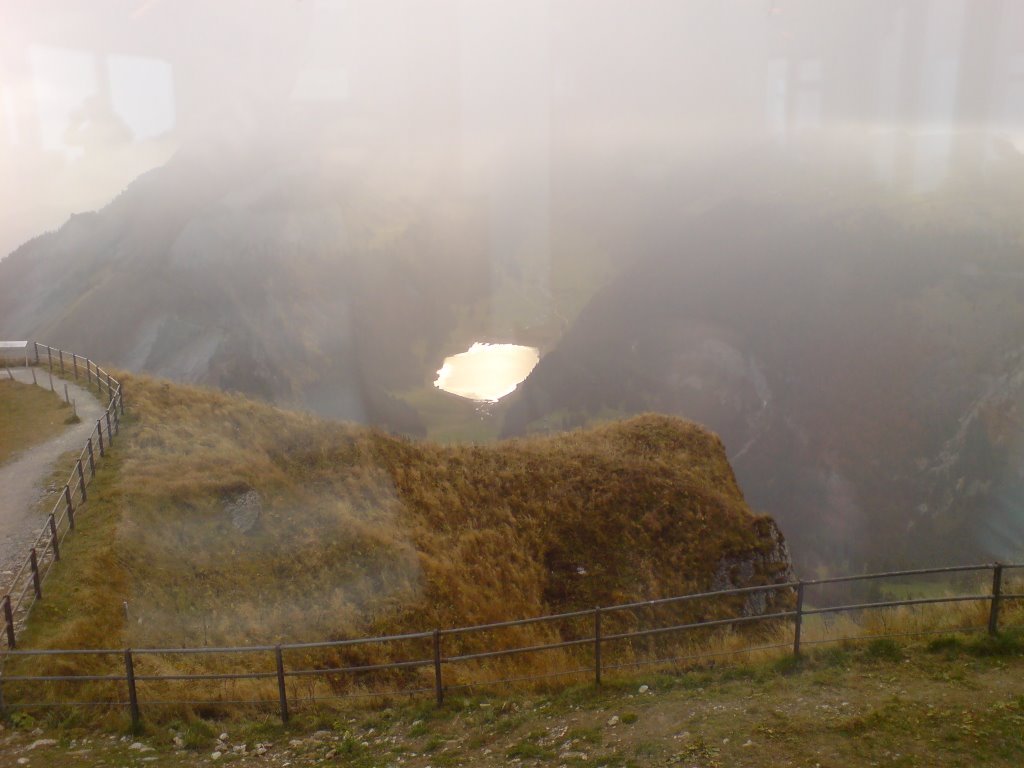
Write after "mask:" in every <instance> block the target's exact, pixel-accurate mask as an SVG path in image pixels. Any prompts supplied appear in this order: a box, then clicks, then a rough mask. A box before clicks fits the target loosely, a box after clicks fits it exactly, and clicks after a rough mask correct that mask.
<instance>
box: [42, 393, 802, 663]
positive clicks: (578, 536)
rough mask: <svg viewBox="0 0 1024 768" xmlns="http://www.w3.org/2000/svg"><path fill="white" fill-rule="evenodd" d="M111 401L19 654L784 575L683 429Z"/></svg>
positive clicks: (230, 400)
mask: <svg viewBox="0 0 1024 768" xmlns="http://www.w3.org/2000/svg"><path fill="white" fill-rule="evenodd" d="M124 386H125V390H126V392H128V393H129V395H128V400H129V408H130V411H131V418H130V419H129V421H128V423H127V424H126V427H125V428H124V429H123V430H122V435H121V436H120V437H119V439H118V442H117V444H116V448H117V450H116V451H115V452H114V455H113V461H112V462H111V463H109V466H110V468H109V469H104V470H103V471H102V473H101V475H100V476H99V481H98V483H97V486H96V490H95V491H94V490H93V488H91V487H90V493H89V498H90V500H89V505H88V507H87V508H86V511H85V512H84V513H83V514H81V515H80V516H79V526H78V530H77V531H76V534H75V536H74V537H73V538H72V539H69V540H68V545H67V546H66V547H65V548H64V549H65V550H66V551H65V553H64V554H65V556H64V558H63V560H62V561H61V564H60V568H59V569H57V571H56V572H55V576H54V577H53V578H51V580H50V581H48V582H47V584H48V590H47V599H45V600H44V601H42V602H41V603H39V605H38V606H37V607H36V611H35V613H33V618H32V622H31V624H30V627H29V632H28V634H27V635H26V643H28V644H34V645H45V646H49V647H75V646H79V645H85V646H101V647H107V645H109V644H110V643H115V644H116V643H123V644H127V645H132V646H135V647H147V646H160V645H167V644H170V645H172V646H173V645H179V644H180V645H206V644H213V645H218V644H219V645H223V644H235V643H246V642H272V641H280V640H282V639H287V640H289V641H302V640H317V639H324V638H336V637H344V636H351V635H359V634H374V633H385V634H386V633H390V632H394V631H396V630H397V631H406V630H420V629H423V628H424V627H434V626H458V625H463V624H471V623H487V622H491V621H496V620H503V619H507V618H510V617H516V616H534V615H541V614H545V613H550V612H557V611H561V610H567V609H576V608H581V607H586V608H589V607H592V606H594V605H599V604H604V605H608V604H611V603H615V602H621V601H627V600H635V599H646V598H650V597H658V596H663V595H669V594H679V593H683V592H688V591H698V590H702V589H706V588H708V587H709V586H711V585H712V584H717V585H722V584H729V583H737V584H746V583H755V584H756V583H765V582H774V581H783V580H785V579H786V578H787V576H788V575H789V562H788V556H787V553H786V549H785V544H784V543H783V539H782V537H781V534H780V533H779V532H778V530H777V528H776V527H775V525H774V523H773V522H772V521H771V519H770V518H766V517H756V516H754V515H752V514H751V512H750V510H749V509H748V508H747V506H746V504H745V503H744V501H743V496H742V494H741V493H740V491H739V488H738V487H737V485H736V482H735V479H734V478H733V475H732V470H731V469H730V467H729V465H728V462H727V461H726V460H725V455H724V452H723V450H722V446H721V443H720V441H719V440H718V439H717V438H716V437H715V436H714V435H712V434H710V433H708V432H707V431H705V430H703V429H702V428H700V427H698V426H696V425H693V424H690V423H687V422H682V421H680V420H678V419H670V418H666V417H660V416H644V417H639V418H637V419H633V420H631V421H628V422H624V423H621V424H615V425H609V426H607V427H603V428H600V429H596V430H591V431H586V432H579V433H571V434H566V435H561V436H558V437H553V438H543V439H530V440H524V441H511V442H506V443H500V444H497V445H495V446H487V447H485V446H460V447H441V446H438V445H436V444H433V443H428V442H414V441H409V440H406V439H400V438H395V437H389V436H387V435H385V434H383V433H381V432H379V431H373V430H369V429H366V428H361V427H355V426H348V425H342V424H335V423H329V422H322V421H317V420H315V419H313V418H311V417H308V416H302V415H299V414H295V413H289V412H285V411H281V410H278V409H276V408H273V407H271V406H268V405H265V404H261V403H258V402H255V401H251V400H245V399H242V398H240V397H237V396H230V395H226V394H223V393H219V392H216V391H212V390H204V389H196V388H191V387H183V386H179V385H172V384H170V383H167V382H163V381H159V380H151V379H147V378H139V377H135V376H131V375H128V376H127V378H126V379H125V382H124ZM105 466H106V465H105ZM125 601H127V605H128V609H127V614H126V612H125V610H124V608H123V605H124V602H125ZM721 608H722V610H731V609H732V608H731V607H730V606H721ZM126 616H127V617H130V618H126ZM555 632H556V628H553V627H550V626H547V625H536V626H531V627H525V628H523V631H522V637H523V638H524V639H526V640H528V641H529V640H531V639H543V638H549V637H550V636H551V634H552V633H555ZM523 663H524V664H529V663H532V662H530V661H524V662H523Z"/></svg>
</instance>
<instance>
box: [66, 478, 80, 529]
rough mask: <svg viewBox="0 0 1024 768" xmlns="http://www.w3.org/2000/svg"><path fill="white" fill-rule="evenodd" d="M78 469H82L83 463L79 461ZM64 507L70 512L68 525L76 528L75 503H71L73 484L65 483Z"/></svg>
mask: <svg viewBox="0 0 1024 768" xmlns="http://www.w3.org/2000/svg"><path fill="white" fill-rule="evenodd" d="M78 471H79V472H81V471H82V463H81V462H79V463H78ZM64 507H65V509H67V512H68V526H69V527H70V528H71V530H72V531H73V530H75V505H74V504H72V503H71V486H70V485H68V484H67V483H64Z"/></svg>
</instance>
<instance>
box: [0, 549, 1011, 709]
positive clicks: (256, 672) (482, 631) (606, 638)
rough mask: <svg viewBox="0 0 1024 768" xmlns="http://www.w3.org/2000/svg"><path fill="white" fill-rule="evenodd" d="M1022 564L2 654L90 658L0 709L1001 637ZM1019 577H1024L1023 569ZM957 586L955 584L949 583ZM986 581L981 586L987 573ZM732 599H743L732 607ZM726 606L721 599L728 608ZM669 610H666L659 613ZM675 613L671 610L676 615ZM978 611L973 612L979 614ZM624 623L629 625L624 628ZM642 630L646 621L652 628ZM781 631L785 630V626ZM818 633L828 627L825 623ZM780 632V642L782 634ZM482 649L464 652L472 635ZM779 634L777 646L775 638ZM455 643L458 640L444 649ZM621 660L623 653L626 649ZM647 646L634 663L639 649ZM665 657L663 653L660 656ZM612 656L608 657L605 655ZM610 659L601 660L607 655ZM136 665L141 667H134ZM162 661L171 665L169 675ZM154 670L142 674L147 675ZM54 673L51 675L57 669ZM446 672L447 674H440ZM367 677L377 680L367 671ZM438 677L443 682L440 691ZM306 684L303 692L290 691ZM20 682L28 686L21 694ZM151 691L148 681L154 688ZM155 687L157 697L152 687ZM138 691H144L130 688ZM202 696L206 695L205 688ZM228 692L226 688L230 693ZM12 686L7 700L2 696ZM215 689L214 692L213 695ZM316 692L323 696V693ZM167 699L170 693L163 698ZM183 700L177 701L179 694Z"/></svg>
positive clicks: (273, 694) (343, 688)
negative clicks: (452, 618)
mask: <svg viewBox="0 0 1024 768" xmlns="http://www.w3.org/2000/svg"><path fill="white" fill-rule="evenodd" d="M1022 568H1024V564H1003V563H994V564H983V565H971V566H957V567H953V568H930V569H916V570H911V571H892V572H887V573H870V574H862V575H859V576H842V577H836V578H830V579H814V580H809V581H788V582H783V583H778V584H766V585H759V586H752V587H743V588H738V589H728V590H716V591H711V592H700V593H692V594H686V595H679V596H675V597H667V598H661V599H657V600H649V601H643V602H634V603H625V604H620V605H612V606H607V607H595V608H592V609H586V610H579V611H571V612H567V613H560V614H552V615H548V616H536V617H531V618H525V619H518V620H510V621H501V622H495V623H489V624H477V625H473V626H464V627H454V628H449V629H433V630H428V631H421V632H411V633H406V634H395V635H386V636H380V637H360V638H345V639H337V640H325V641H321V642H307V643H282V644H278V645H249V646H224V647H179V648H138V649H130V648H128V649H110V648H107V649H95V650H90V649H69V650H50V649H45V650H31V649H24V650H13V649H12V650H8V651H6V652H0V657H3V659H4V660H5V661H10V662H17V661H22V660H30V659H33V658H35V659H41V660H44V661H45V660H47V659H59V658H61V657H65V656H75V657H82V656H88V657H92V658H93V659H94V660H95V665H94V666H95V668H94V669H93V670H91V671H90V672H89V673H83V674H68V673H63V672H60V671H57V672H54V673H50V674H42V673H41V674H20V673H19V674H3V675H0V694H2V696H0V705H3V706H7V707H16V708H24V709H32V708H36V707H39V708H42V707H51V706H104V705H105V706H123V707H126V708H127V712H128V714H129V716H130V717H131V719H132V720H133V722H135V723H138V722H139V720H140V718H141V708H142V707H143V706H204V705H205V706H224V705H252V706H257V707H262V708H271V709H274V710H276V711H277V712H278V714H279V716H280V718H281V719H282V720H283V721H284V722H287V721H288V719H289V717H290V713H291V712H292V711H293V709H294V708H295V707H296V706H299V705H303V704H314V705H315V704H316V703H318V702H322V701H328V700H339V699H357V698H365V697H394V696H403V695H409V696H420V695H424V694H432V695H433V698H434V699H435V701H436V702H437V703H438V704H442V703H443V702H444V699H445V695H446V693H449V692H452V691H457V690H465V689H469V688H473V687H481V686H488V685H496V684H509V683H516V682H532V681H542V680H549V679H553V678H566V677H576V678H580V677H584V678H586V679H590V680H592V681H593V683H594V684H596V685H600V684H601V681H602V674H604V673H608V672H612V671H616V670H622V669H628V668H640V667H644V666H651V665H669V664H685V663H693V662H701V661H703V662H707V661H709V660H714V659H717V658H720V657H725V656H730V655H737V654H752V653H759V652H767V651H781V650H782V649H786V650H787V651H789V652H790V653H791V654H793V655H794V656H797V657H799V656H800V655H801V654H802V646H804V645H821V644H825V643H836V642H842V641H852V640H866V639H872V638H879V637H911V636H915V637H916V636H924V635H929V634H931V635H934V634H949V633H953V632H970V631H985V630H987V631H988V632H989V633H991V634H996V633H997V632H998V631H999V621H1000V618H999V617H1000V610H1001V608H1002V607H1003V606H1004V604H1006V603H1007V601H1012V600H1021V599H1024V583H1019V584H1020V587H1019V589H1018V590H1017V591H1016V592H1008V591H1006V590H1005V589H1004V586H1006V585H1007V582H1006V574H1008V573H1010V572H1011V571H1013V570H1015V569H1022ZM964 574H978V575H982V576H985V575H986V574H989V575H990V576H991V589H990V590H987V591H985V592H984V593H976V594H951V595H945V596H936V597H907V598H906V599H877V600H867V601H865V600H857V599H854V600H852V601H851V600H849V599H848V598H847V601H846V602H841V603H838V604H834V605H816V604H811V602H809V600H808V596H809V595H810V593H812V592H822V591H827V589H828V588H829V587H832V588H835V587H837V586H843V587H846V586H848V585H854V584H856V583H858V582H859V583H861V584H862V585H863V584H865V583H877V582H879V581H885V580H890V579H907V578H908V577H923V576H936V575H944V576H950V575H957V576H958V577H959V578H963V577H964V576H963V575H964ZM1022 575H1024V574H1022ZM957 586H959V585H957ZM985 586H986V587H987V586H988V581H987V577H986V582H985ZM754 595H772V596H773V597H774V598H775V602H773V603H767V602H766V603H764V604H763V605H762V606H761V607H762V608H763V610H760V611H757V610H754V611H753V612H752V611H751V609H750V606H749V604H748V602H747V601H749V599H750V598H751V596H754ZM737 599H742V600H737ZM730 601H731V602H730ZM972 602H976V603H980V604H985V603H987V604H988V610H987V612H986V613H987V616H986V617H985V618H986V622H985V624H984V625H969V626H953V627H940V626H937V625H929V626H926V627H925V628H923V629H921V630H915V631H901V632H881V633H870V634H866V635H858V636H843V635H841V634H840V635H838V636H832V635H829V634H828V633H826V636H824V637H818V638H816V639H808V638H806V637H805V636H804V633H805V632H806V623H805V622H806V621H807V620H812V619H813V620H821V621H830V620H833V619H834V617H836V616H837V615H840V614H846V615H855V616H864V615H866V614H868V613H870V612H873V611H883V610H886V609H894V608H908V609H918V608H920V607H923V606H934V605H941V604H962V603H972ZM688 604H705V607H704V608H703V609H702V610H706V611H713V610H719V611H721V610H723V609H724V610H725V611H726V612H727V613H729V615H716V616H714V617H712V618H700V619H697V620H689V621H679V620H678V618H677V619H676V620H675V621H671V619H673V618H674V615H673V614H671V610H673V609H675V608H676V607H678V606H682V605H688ZM659 611H661V612H662V614H661V618H662V621H668V623H661V624H658V625H656V626H649V625H647V624H645V623H643V622H641V620H640V619H639V618H637V617H639V616H641V615H644V614H649V615H650V618H652V619H654V618H657V616H656V615H654V614H657V613H658V612H659ZM666 611H668V612H669V615H665V612H666ZM676 615H677V614H676ZM978 616H981V614H980V613H979V614H978ZM631 622H632V623H631ZM651 623H654V622H653V621H652V622H651ZM544 624H549V625H557V626H558V627H560V632H561V633H562V634H560V635H558V636H559V637H560V638H561V639H558V640H552V641H551V642H546V643H537V642H531V643H527V644H522V645H516V644H499V643H498V642H496V641H495V640H494V638H493V636H494V634H495V633H502V632H514V631H516V630H520V629H521V628H523V627H536V626H537V625H544ZM750 625H762V626H767V627H770V628H773V631H774V635H765V634H761V635H758V634H757V633H756V632H752V633H750V634H749V635H744V636H742V638H741V639H742V641H743V642H741V643H739V644H738V645H737V646H736V647H734V648H725V649H721V648H715V647H711V648H707V647H701V646H699V645H698V646H697V647H696V648H697V650H694V651H692V652H685V651H686V648H687V647H686V646H680V645H679V644H678V642H677V644H676V645H667V646H656V645H651V644H652V643H654V642H655V640H656V639H661V638H666V637H669V636H671V637H673V638H674V639H675V640H676V641H682V640H683V639H684V638H686V637H692V636H694V635H695V634H698V635H701V636H702V637H704V638H707V637H708V636H709V635H708V633H709V632H712V631H716V630H721V629H728V630H733V629H734V628H737V627H740V628H743V627H749V626H750ZM787 626H788V627H789V629H788V630H787V629H786V628H787ZM826 629H827V627H826ZM786 631H788V632H789V633H790V635H789V638H790V639H785V638H784V636H785V632H786ZM474 638H475V639H476V640H477V641H479V642H481V643H482V645H481V646H476V649H475V650H473V648H474V646H473V645H472V644H468V645H467V642H468V641H469V640H471V639H474ZM780 638H783V641H781V642H780V641H779V639H780ZM455 643H458V645H455V646H452V647H448V646H451V645H452V644H455ZM367 647H370V648H378V649H379V648H381V647H387V648H388V649H389V650H391V651H392V654H391V657H389V658H390V660H388V661H374V660H367V661H365V662H363V663H357V662H356V661H354V660H352V659H351V658H349V659H348V660H346V657H345V656H344V655H330V654H331V652H333V653H334V654H339V653H342V654H343V653H344V652H349V653H352V652H357V651H359V650H360V649H365V648H367ZM626 648H628V649H630V651H631V652H630V653H624V649H626ZM644 650H646V651H649V655H648V656H646V657H642V654H641V653H638V651H644ZM666 651H667V652H669V655H667V656H666V655H664V653H665V652H666ZM311 652H326V653H327V655H325V656H322V657H319V660H316V659H314V658H312V657H311V656H310V655H309V654H310V653H311ZM558 652H569V653H572V654H573V655H572V656H570V657H568V658H565V657H562V658H561V659H560V661H561V663H562V664H563V665H564V666H563V667H560V668H556V669H551V670H547V671H544V672H541V673H538V674H530V675H510V674H505V675H501V673H500V672H501V670H502V669H507V667H500V666H499V667H497V669H498V670H499V676H498V677H496V678H494V679H490V680H488V681H486V682H478V681H470V682H458V681H457V680H455V681H453V679H452V677H453V675H454V676H456V677H457V676H458V671H459V670H460V669H465V668H466V666H467V665H480V664H487V663H490V662H504V661H510V660H513V659H515V658H517V657H521V656H524V655H537V654H545V653H558ZM229 654H231V655H245V656H246V657H247V661H246V668H244V669H242V670H240V671H217V670H216V669H215V664H214V660H216V659H217V658H220V657H226V656H227V655H229ZM615 654H618V657H614V655H615ZM610 655H611V656H613V658H609V656H610ZM197 656H198V657H200V659H201V660H202V661H203V663H206V664H207V665H209V666H208V667H207V668H206V669H203V670H202V671H186V670H183V669H181V668H175V667H174V664H173V662H169V661H168V660H169V659H173V658H178V657H189V658H194V657H197ZM139 664H141V665H142V668H141V671H137V665H139ZM168 666H170V669H168ZM151 667H152V669H151ZM59 669H60V668H58V670H59ZM446 670H448V671H447V673H446ZM379 673H389V674H391V675H392V677H389V678H387V681H388V682H389V683H390V686H389V687H388V689H386V690H365V689H362V688H358V687H356V684H355V683H354V681H357V680H361V679H370V680H371V683H374V682H375V683H378V684H379V683H380V682H381V680H382V678H381V677H380V674H379ZM375 674H377V675H378V676H377V677H376V678H374V677H373V675H375ZM446 674H447V680H448V682H447V684H446ZM302 681H307V683H303V685H306V684H308V688H307V689H306V692H305V695H303V691H302V690H301V689H300V687H299V684H300V683H302ZM243 682H245V683H249V684H257V686H259V685H261V684H262V687H259V688H258V691H259V693H258V694H256V693H252V690H251V688H245V689H243V690H242V692H235V693H231V692H230V691H229V693H228V695H227V696H224V695H221V696H218V697H215V698H211V697H209V695H207V696H205V697H200V698H196V697H197V696H201V693H200V692H197V691H196V689H195V687H191V688H186V689H185V693H182V692H181V690H179V689H174V690H172V689H170V688H168V687H167V686H168V685H169V684H211V683H221V684H227V685H235V684H238V683H243ZM318 683H324V684H326V686H327V688H328V690H327V691H326V692H323V691H318V690H316V685H317V684H318ZM53 684H93V685H95V684H108V685H109V686H111V689H110V690H109V691H108V692H107V693H106V694H105V695H104V696H103V697H101V698H96V697H95V693H94V692H93V693H91V694H90V696H91V697H90V698H88V699H74V698H72V697H69V696H68V695H67V693H66V690H65V689H62V691H64V693H62V694H61V696H60V697H59V698H58V700H56V701H54V700H44V699H39V698H38V697H39V696H40V695H41V693H40V691H41V686H46V685H53ZM26 686H27V687H26ZM151 686H157V688H152V687H151ZM160 686H164V688H163V691H164V692H163V693H161V691H160V689H159V687H160ZM140 688H142V689H143V690H142V691H140ZM207 690H208V689H207ZM235 690H236V689H234V688H232V689H231V691H235ZM12 691H14V692H15V693H16V694H17V695H16V696H13V697H12V695H11V692H12ZM222 693H223V692H222ZM325 693H326V695H322V694H325ZM169 695H173V697H171V698H168V696H169ZM183 696H185V697H186V698H183Z"/></svg>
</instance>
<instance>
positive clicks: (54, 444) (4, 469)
mask: <svg viewBox="0 0 1024 768" xmlns="http://www.w3.org/2000/svg"><path fill="white" fill-rule="evenodd" d="M10 370H11V372H12V373H13V374H14V378H15V379H16V380H17V381H20V382H23V383H25V384H31V383H32V371H31V370H29V369H28V368H13V369H10ZM3 375H4V376H6V375H7V374H6V372H5V373H4V374H3ZM36 377H37V379H38V381H39V383H40V384H42V385H44V386H49V381H48V378H47V373H46V371H45V370H39V369H37V370H36ZM65 383H67V385H68V395H69V396H70V397H71V398H72V399H73V400H74V401H75V402H76V405H77V407H78V415H79V417H80V418H81V419H82V421H81V423H80V424H74V425H72V426H69V427H68V428H67V429H66V430H64V432H62V433H61V434H60V435H58V436H57V437H55V438H53V439H52V440H48V441H46V442H45V443H41V444H39V445H37V446H35V447H33V448H30V449H28V450H27V451H25V452H24V453H21V454H19V455H18V456H17V457H15V458H14V459H13V460H11V461H9V462H8V463H6V464H4V465H2V466H0V588H2V587H3V586H5V585H6V584H7V582H8V580H9V579H10V578H11V576H12V575H13V573H14V571H15V570H17V568H18V566H19V565H20V564H21V561H22V560H23V559H24V558H25V557H26V556H27V554H28V548H29V547H30V546H31V544H32V541H34V540H35V537H36V536H37V535H38V533H39V531H40V529H41V527H42V525H43V523H44V522H45V520H46V513H45V512H40V511H39V509H38V508H37V507H38V502H40V501H41V500H43V499H44V498H45V497H46V496H48V495H50V496H53V497H54V498H56V495H55V493H56V489H49V488H46V487H45V483H46V480H47V478H48V477H49V475H50V473H51V472H52V471H53V469H54V466H55V464H56V462H57V459H58V458H59V457H60V456H61V455H62V454H64V453H66V452H67V451H75V453H78V451H80V450H81V449H82V446H83V445H85V441H86V439H88V437H89V434H90V432H92V430H93V428H94V427H95V426H96V419H98V418H99V417H100V416H101V415H102V414H103V409H104V407H105V405H104V404H101V403H100V402H99V400H97V399H96V395H95V393H93V392H89V391H88V390H87V389H85V388H84V387H82V386H79V385H77V384H74V383H73V382H64V381H63V380H61V379H57V378H54V380H53V386H54V388H55V389H57V390H58V391H59V392H60V393H61V396H63V392H64V384H65ZM83 383H84V382H83ZM67 470H68V472H70V471H71V465H70V464H68V466H67ZM47 506H49V505H47Z"/></svg>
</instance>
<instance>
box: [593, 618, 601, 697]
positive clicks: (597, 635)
mask: <svg viewBox="0 0 1024 768" xmlns="http://www.w3.org/2000/svg"><path fill="white" fill-rule="evenodd" d="M600 684H601V609H600V608H595V609H594V685H600Z"/></svg>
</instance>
